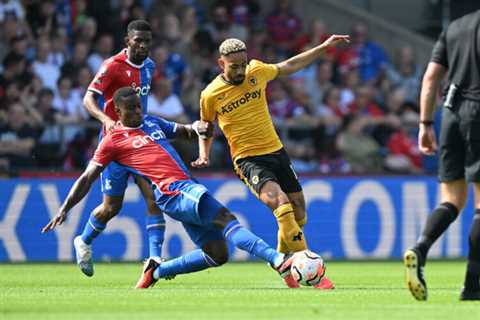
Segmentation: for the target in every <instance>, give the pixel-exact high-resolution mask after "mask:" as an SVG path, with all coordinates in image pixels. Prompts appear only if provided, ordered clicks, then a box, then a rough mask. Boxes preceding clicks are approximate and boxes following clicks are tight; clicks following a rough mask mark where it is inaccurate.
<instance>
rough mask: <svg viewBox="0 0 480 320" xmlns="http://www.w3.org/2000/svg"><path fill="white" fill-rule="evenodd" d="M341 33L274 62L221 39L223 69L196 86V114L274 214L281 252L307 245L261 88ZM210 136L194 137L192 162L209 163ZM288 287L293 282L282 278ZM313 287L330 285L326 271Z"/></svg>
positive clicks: (292, 178)
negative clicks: (215, 131)
mask: <svg viewBox="0 0 480 320" xmlns="http://www.w3.org/2000/svg"><path fill="white" fill-rule="evenodd" d="M348 41H349V36H347V35H333V36H331V37H330V38H328V39H327V40H326V41H325V42H323V43H322V44H320V45H318V46H317V47H314V48H312V49H310V50H307V51H305V52H302V53H300V54H298V55H296V56H294V57H291V58H290V59H287V60H285V61H282V62H280V63H277V64H266V63H263V62H261V61H258V60H251V61H250V62H248V59H247V47H246V46H245V43H243V42H242V41H240V40H238V39H227V40H225V41H224V42H223V43H222V44H221V45H220V47H219V53H220V58H219V59H218V64H219V66H220V67H221V69H222V70H223V72H222V74H220V75H219V76H217V77H216V78H215V79H214V80H213V81H212V82H211V83H210V84H209V85H208V86H207V87H206V88H205V90H203V91H202V94H201V98H200V118H201V121H202V122H205V123H207V125H210V126H212V125H213V121H214V120H215V118H218V124H219V126H220V129H221V130H222V131H223V133H224V135H225V137H226V139H227V141H228V144H229V146H230V153H231V156H232V160H233V165H234V169H235V171H236V173H237V175H238V176H239V177H240V179H241V180H242V181H243V182H244V183H245V184H246V185H247V186H248V187H249V188H250V190H251V191H252V192H253V194H255V196H257V197H258V198H259V199H260V200H261V201H262V202H263V203H264V204H266V205H267V206H268V207H269V208H270V209H271V210H272V211H273V214H274V215H275V218H276V219H277V223H278V246H277V250H278V251H280V252H283V253H288V252H296V251H301V250H305V249H307V243H306V241H305V238H304V236H303V232H302V228H303V226H304V225H305V224H306V222H307V215H306V212H305V199H304V196H303V192H302V187H301V186H300V183H299V181H298V178H297V176H296V174H295V172H294V171H293V168H292V165H291V163H290V159H289V157H288V155H287V153H286V152H285V149H284V148H283V145H282V143H281V141H280V139H279V138H278V135H277V133H276V132H275V128H274V126H273V123H272V119H271V117H270V114H269V112H268V105H267V99H266V94H265V89H266V86H267V82H268V81H271V80H273V79H274V78H276V77H277V76H288V75H290V74H292V73H295V72H297V71H298V70H300V69H302V68H304V67H306V66H308V65H309V64H311V63H313V62H314V61H316V60H317V59H318V58H319V57H321V56H322V54H323V53H324V52H325V50H326V49H328V48H329V47H332V46H334V45H336V44H337V43H339V42H348ZM211 145H212V139H199V157H198V159H196V160H195V161H194V162H192V166H193V167H197V168H202V167H207V166H208V165H209V162H210V160H209V154H210V148H211ZM284 280H285V283H286V284H287V285H288V286H289V287H290V288H297V287H298V283H297V282H296V281H295V280H294V279H293V278H292V277H290V276H289V277H286V278H284ZM316 288H319V289H332V288H333V284H332V283H331V282H330V280H328V279H327V278H326V277H324V278H323V280H322V282H320V283H319V284H318V285H317V286H316Z"/></svg>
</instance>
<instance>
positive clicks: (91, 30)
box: [75, 17, 97, 44]
mask: <svg viewBox="0 0 480 320" xmlns="http://www.w3.org/2000/svg"><path fill="white" fill-rule="evenodd" d="M96 36H97V22H96V21H95V19H93V18H91V17H87V18H86V19H85V20H84V21H83V22H82V23H80V24H79V25H78V26H77V30H76V33H75V40H76V41H81V42H85V43H89V44H92V43H93V42H94V39H95V37H96Z"/></svg>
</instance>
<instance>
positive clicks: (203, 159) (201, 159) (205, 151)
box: [191, 122, 213, 168]
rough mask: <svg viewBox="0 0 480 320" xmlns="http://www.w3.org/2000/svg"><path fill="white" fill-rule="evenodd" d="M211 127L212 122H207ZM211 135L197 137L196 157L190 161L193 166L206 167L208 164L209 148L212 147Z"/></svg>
mask: <svg viewBox="0 0 480 320" xmlns="http://www.w3.org/2000/svg"><path fill="white" fill-rule="evenodd" d="M207 123H208V124H209V125H210V126H211V127H212V128H213V123H211V122H207ZM212 142H213V137H209V138H202V137H200V139H198V158H197V160H195V161H193V162H192V163H191V165H192V167H194V168H206V167H208V166H209V165H210V149H211V148H212Z"/></svg>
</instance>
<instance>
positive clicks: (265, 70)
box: [250, 59, 278, 82]
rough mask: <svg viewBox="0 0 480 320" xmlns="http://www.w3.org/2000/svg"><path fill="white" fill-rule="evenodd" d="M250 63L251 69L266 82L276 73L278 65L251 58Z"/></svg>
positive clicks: (275, 75) (273, 77)
mask: <svg viewBox="0 0 480 320" xmlns="http://www.w3.org/2000/svg"><path fill="white" fill-rule="evenodd" d="M250 64H251V68H252V71H253V72H255V73H258V74H259V75H260V76H261V77H262V78H263V80H264V81H266V82H268V81H272V80H273V79H275V78H276V77H277V75H278V67H277V65H275V64H271V63H264V62H262V61H259V60H255V59H252V60H251V61H250Z"/></svg>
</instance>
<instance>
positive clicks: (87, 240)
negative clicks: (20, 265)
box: [74, 20, 165, 276]
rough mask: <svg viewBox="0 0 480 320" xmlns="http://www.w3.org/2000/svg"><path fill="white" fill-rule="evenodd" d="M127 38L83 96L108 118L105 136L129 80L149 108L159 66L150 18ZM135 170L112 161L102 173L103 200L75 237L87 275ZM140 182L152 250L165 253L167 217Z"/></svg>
mask: <svg viewBox="0 0 480 320" xmlns="http://www.w3.org/2000/svg"><path fill="white" fill-rule="evenodd" d="M125 43H126V48H125V49H123V50H122V51H121V52H120V53H118V54H117V55H115V56H113V57H111V58H109V59H107V60H105V61H104V63H103V64H102V67H101V68H100V70H99V71H98V73H97V74H96V76H95V78H94V79H93V80H92V82H91V84H90V86H89V87H88V90H87V93H86V94H85V97H84V99H83V102H84V104H85V107H86V109H87V110H88V112H89V113H90V114H91V115H92V116H93V117H95V118H96V119H98V120H99V121H100V122H102V124H103V128H102V132H101V133H100V139H102V137H103V136H104V135H105V134H106V133H107V132H110V131H112V130H113V128H114V127H115V123H116V122H117V120H118V115H117V114H116V113H115V109H114V106H113V94H114V92H115V91H116V90H117V89H119V88H121V87H125V86H128V87H131V88H133V89H134V90H135V92H136V93H137V95H138V96H139V97H140V100H141V103H142V111H143V113H146V110H147V95H148V93H149V91H150V84H151V79H152V75H153V73H154V71H155V64H154V62H153V61H152V60H151V59H150V58H149V57H148V55H149V52H150V47H151V43H152V31H151V28H150V25H149V24H148V22H147V21H144V20H134V21H132V22H130V23H129V24H128V27H127V35H126V37H125ZM130 174H131V173H129V172H128V171H127V170H126V168H124V167H123V166H121V165H119V164H117V163H111V164H110V165H109V166H108V167H107V168H106V169H105V170H104V171H103V173H102V176H101V187H102V193H103V202H102V204H100V205H99V206H98V207H96V208H95V209H94V210H93V211H92V213H91V215H90V218H89V220H88V223H87V224H86V225H85V227H84V229H83V232H82V234H81V235H80V236H78V237H76V238H75V240H74V246H75V251H76V258H77V263H78V265H79V266H80V270H82V272H83V273H84V274H85V275H87V276H92V275H93V273H94V269H93V259H92V241H93V240H94V239H95V237H97V236H98V235H99V234H100V233H101V232H102V231H103V230H104V229H105V227H106V224H107V222H108V221H109V220H110V219H112V218H113V217H114V216H116V215H117V214H118V212H119V211H120V209H121V208H122V204H123V196H124V193H125V189H126V187H127V181H128V177H129V175H130ZM135 182H136V183H137V185H138V186H139V188H140V190H141V192H142V195H143V197H144V199H145V201H146V204H147V210H148V211H147V234H148V240H149V256H150V257H157V258H158V259H159V258H160V255H161V246H162V244H163V240H164V233H165V219H164V217H163V214H162V212H161V211H160V209H158V207H157V205H156V204H155V201H154V199H153V194H152V191H151V189H150V187H149V185H148V183H146V182H145V181H144V179H141V178H139V177H138V176H136V177H135Z"/></svg>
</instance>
